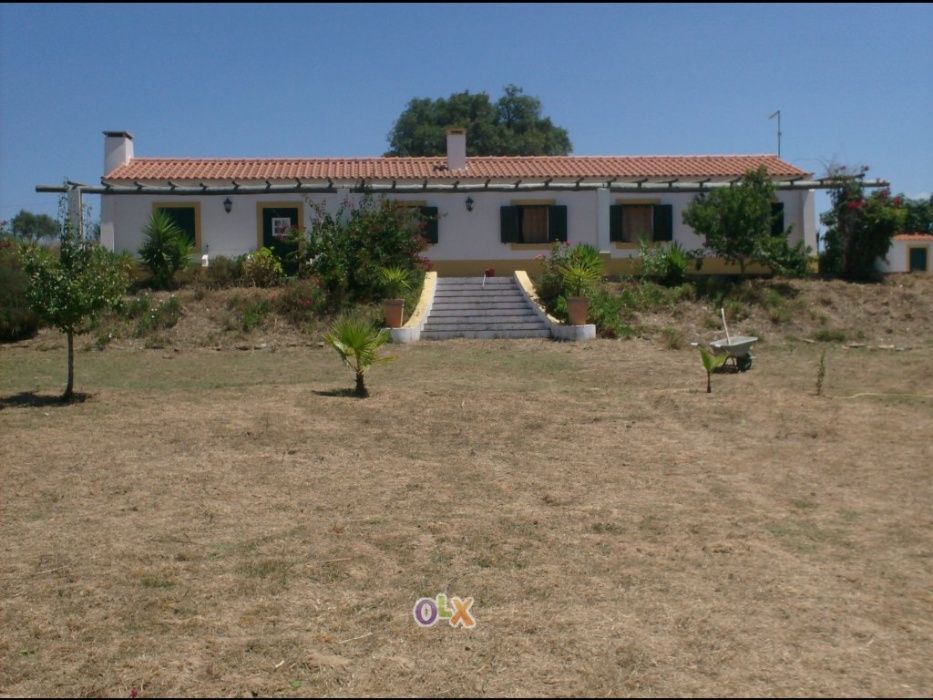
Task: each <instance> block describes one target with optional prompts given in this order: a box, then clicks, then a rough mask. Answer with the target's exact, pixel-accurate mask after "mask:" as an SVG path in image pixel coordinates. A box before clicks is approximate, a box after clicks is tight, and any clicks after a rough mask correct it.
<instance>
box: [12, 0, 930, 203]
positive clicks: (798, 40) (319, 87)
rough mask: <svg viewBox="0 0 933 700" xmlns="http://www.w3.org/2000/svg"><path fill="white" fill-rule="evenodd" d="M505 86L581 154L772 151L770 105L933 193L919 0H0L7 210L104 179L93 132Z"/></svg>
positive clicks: (338, 149)
mask: <svg viewBox="0 0 933 700" xmlns="http://www.w3.org/2000/svg"><path fill="white" fill-rule="evenodd" d="M508 83H514V84H517V85H519V86H521V87H522V88H524V90H525V92H526V93H527V94H530V95H534V96H536V97H538V98H539V99H540V100H541V101H542V103H543V106H544V110H543V111H544V114H545V115H546V116H549V117H551V119H552V120H553V121H554V122H555V123H556V124H558V125H560V126H562V127H564V128H566V129H567V130H568V131H569V134H570V138H571V141H572V142H573V146H574V153H576V154H578V155H610V154H612V155H625V154H632V155H637V154H699V153H774V152H776V150H777V144H776V120H773V119H772V120H769V119H768V115H770V114H772V113H773V112H774V111H775V110H777V109H780V110H781V114H782V130H783V132H784V137H783V142H782V157H783V158H784V159H785V160H787V161H789V162H791V163H793V164H794V165H797V166H799V167H801V168H804V169H806V170H808V171H811V172H815V173H817V174H820V173H821V172H822V171H823V169H824V167H825V164H826V163H828V162H830V161H836V162H839V163H844V164H848V165H857V164H867V165H869V166H870V167H871V171H870V173H869V175H870V176H875V177H880V178H884V179H887V180H890V181H891V183H892V189H893V190H894V191H895V192H905V193H906V194H908V196H919V195H924V194H926V195H928V193H929V192H930V191H931V189H933V128H931V127H933V5H930V4H926V5H906V4H905V5H817V6H808V5H761V6H758V5H756V6H744V5H738V6H737V5H576V4H575V5H466V4H461V5H258V4H254V5H220V4H218V5H0V219H9V218H11V217H12V216H13V215H15V214H16V212H18V211H19V210H20V209H22V208H25V209H29V210H31V211H38V212H45V213H49V214H52V215H54V214H55V212H56V201H55V195H48V194H38V193H36V192H35V189H34V188H35V185H36V184H39V183H57V182H61V181H62V179H63V178H65V177H69V178H71V179H73V180H77V181H81V182H88V183H97V182H98V181H99V178H100V176H101V175H102V172H101V171H102V169H103V135H102V134H101V132H102V131H104V130H127V131H130V132H132V133H133V135H134V136H135V148H136V155H138V156H221V157H225V156H365V155H380V154H382V153H383V152H384V151H385V150H386V149H387V147H388V146H387V134H388V132H389V130H390V129H391V128H392V124H393V122H394V120H395V119H396V118H397V117H398V115H399V114H400V113H401V111H402V110H403V109H404V107H405V105H406V103H407V102H408V100H410V99H411V98H413V97H431V98H436V97H446V96H449V95H450V94H451V93H454V92H460V91H463V90H469V91H471V92H482V91H485V92H487V93H489V94H490V95H491V97H492V98H493V99H496V98H497V97H498V96H499V95H500V94H501V91H502V88H503V86H505V85H506V84H508ZM90 199H91V202H90V203H91V204H92V207H94V208H95V209H96V206H97V202H96V200H97V198H96V197H92V198H90ZM825 202H826V199H825V197H824V196H821V197H819V198H818V201H817V209H818V211H823V210H824V209H825V208H826V206H825Z"/></svg>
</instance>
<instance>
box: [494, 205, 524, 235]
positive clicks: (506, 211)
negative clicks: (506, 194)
mask: <svg viewBox="0 0 933 700" xmlns="http://www.w3.org/2000/svg"><path fill="white" fill-rule="evenodd" d="M520 216H521V209H520V207H500V208H499V224H500V229H499V235H500V236H501V239H502V242H503V243H518V241H519V238H520V231H521V224H520Z"/></svg>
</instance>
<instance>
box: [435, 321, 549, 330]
mask: <svg viewBox="0 0 933 700" xmlns="http://www.w3.org/2000/svg"><path fill="white" fill-rule="evenodd" d="M424 330H426V331H494V330H503V331H538V330H547V326H545V325H544V324H543V323H541V322H537V323H536V322H530V323H528V322H526V323H496V322H495V321H490V320H486V321H479V322H478V323H463V322H460V321H457V322H455V323H433V322H431V321H428V323H426V324H425V326H424Z"/></svg>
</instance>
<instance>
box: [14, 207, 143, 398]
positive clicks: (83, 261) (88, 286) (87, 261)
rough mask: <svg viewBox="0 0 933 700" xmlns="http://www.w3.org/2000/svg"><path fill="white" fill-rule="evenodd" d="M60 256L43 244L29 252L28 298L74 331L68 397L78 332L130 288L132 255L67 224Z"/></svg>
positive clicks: (58, 324)
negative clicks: (96, 241) (128, 263)
mask: <svg viewBox="0 0 933 700" xmlns="http://www.w3.org/2000/svg"><path fill="white" fill-rule="evenodd" d="M60 241H61V244H60V247H59V253H58V257H55V256H54V255H53V254H52V253H51V252H50V251H48V250H46V249H44V248H41V247H39V246H35V245H34V246H30V247H29V248H28V249H27V250H26V252H25V253H24V257H25V264H24V268H25V270H26V274H27V275H28V277H29V282H28V287H27V298H28V300H29V305H30V307H31V308H32V309H33V311H35V313H36V314H37V315H38V316H39V317H40V318H42V319H44V320H45V321H46V322H48V323H49V324H51V325H52V326H54V327H55V328H57V329H58V330H59V331H61V332H62V333H64V334H65V335H66V336H67V337H68V383H67V385H66V386H65V393H64V394H63V395H62V400H64V401H71V400H72V399H73V398H74V334H75V333H76V332H79V331H80V329H81V328H82V327H83V326H84V324H85V323H86V322H88V321H91V320H93V319H94V318H95V317H96V316H97V315H98V314H99V313H100V312H101V311H102V310H103V309H105V308H108V307H112V306H114V305H115V304H117V303H118V302H119V301H120V299H121V298H122V296H123V293H124V292H125V291H126V286H127V278H128V271H127V267H126V258H125V257H120V256H117V255H114V254H113V253H111V252H110V251H107V250H105V249H103V248H101V247H99V246H98V245H96V244H94V243H92V242H90V241H86V240H82V239H80V238H79V237H78V236H77V235H74V234H72V233H71V231H70V226H68V225H67V224H66V225H65V226H64V227H63V232H62V235H61V239H60Z"/></svg>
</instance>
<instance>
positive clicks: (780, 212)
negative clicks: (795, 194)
mask: <svg viewBox="0 0 933 700" xmlns="http://www.w3.org/2000/svg"><path fill="white" fill-rule="evenodd" d="M771 235H772V236H783V235H784V202H774V203H773V204H772V205H771Z"/></svg>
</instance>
